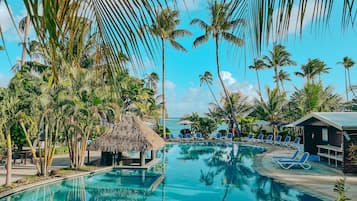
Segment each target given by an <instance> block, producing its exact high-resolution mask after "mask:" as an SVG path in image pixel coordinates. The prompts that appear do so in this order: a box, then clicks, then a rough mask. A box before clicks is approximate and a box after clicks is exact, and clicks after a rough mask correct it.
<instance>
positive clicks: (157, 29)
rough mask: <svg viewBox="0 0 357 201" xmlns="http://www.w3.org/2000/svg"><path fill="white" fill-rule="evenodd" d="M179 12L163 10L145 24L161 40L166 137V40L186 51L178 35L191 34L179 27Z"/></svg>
mask: <svg viewBox="0 0 357 201" xmlns="http://www.w3.org/2000/svg"><path fill="white" fill-rule="evenodd" d="M178 17H179V12H178V11H176V10H171V9H169V8H167V9H164V10H162V11H161V12H160V13H159V14H158V15H157V17H156V19H155V21H154V23H153V24H152V25H150V26H144V29H145V28H146V29H147V30H148V31H149V33H150V34H151V35H153V36H156V37H158V38H160V40H161V56H162V57H161V62H162V69H161V70H162V80H161V83H162V86H161V87H162V124H163V137H164V138H166V125H165V113H166V108H165V41H169V42H170V44H171V46H172V47H174V48H175V49H177V50H179V51H183V52H186V49H185V48H184V47H183V46H182V45H181V44H180V43H178V42H177V41H176V38H177V37H183V36H187V35H191V32H189V31H188V30H184V29H177V26H178V25H179V24H180V20H179V19H178Z"/></svg>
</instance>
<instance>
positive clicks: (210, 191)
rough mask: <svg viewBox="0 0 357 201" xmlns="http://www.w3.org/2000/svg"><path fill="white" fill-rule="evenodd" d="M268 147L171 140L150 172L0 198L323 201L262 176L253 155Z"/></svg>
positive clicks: (117, 173)
mask: <svg viewBox="0 0 357 201" xmlns="http://www.w3.org/2000/svg"><path fill="white" fill-rule="evenodd" d="M263 151H264V148H262V147H255V146H248V145H240V144H225V143H221V144H210V143H201V144H173V145H172V144H171V145H167V146H166V150H165V154H163V152H161V155H162V156H164V155H165V157H164V158H165V163H162V164H159V165H157V166H156V167H155V168H153V169H152V170H150V171H140V170H120V169H113V170H112V171H109V172H103V173H98V174H94V175H89V176H86V177H78V178H74V179H67V180H64V181H61V182H57V183H52V184H47V185H42V186H39V187H36V188H32V189H29V190H26V191H23V192H20V193H17V194H13V195H11V196H10V197H8V198H2V199H0V201H9V200H11V201H19V200H26V201H29V200H31V201H39V200H46V201H47V200H52V201H64V200H66V201H74V200H75V201H79V200H81V201H82V200H83V201H114V200H115V201H119V200H126V201H128V200H132V201H139V200H146V201H157V200H165V201H176V200H177V201H179V200H184V201H198V200H225V201H233V200H234V201H235V200H289V201H290V200H291V201H293V200H311V201H313V200H319V199H317V198H314V197H311V196H309V195H307V194H304V193H302V192H300V191H298V190H296V189H294V188H291V187H288V186H286V185H282V184H279V183H276V182H274V181H273V180H272V179H270V178H268V177H263V176H260V175H259V174H258V173H257V172H256V171H255V170H254V169H253V167H252V157H254V155H255V154H257V153H261V152H263ZM9 198H10V199H9Z"/></svg>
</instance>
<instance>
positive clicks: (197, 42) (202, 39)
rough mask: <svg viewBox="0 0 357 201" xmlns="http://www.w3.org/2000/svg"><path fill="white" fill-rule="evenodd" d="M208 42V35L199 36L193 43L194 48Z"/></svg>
mask: <svg viewBox="0 0 357 201" xmlns="http://www.w3.org/2000/svg"><path fill="white" fill-rule="evenodd" d="M207 41H208V35H206V34H205V35H202V36H199V37H197V38H196V39H195V41H194V42H193V47H197V46H199V45H201V44H202V43H205V42H207Z"/></svg>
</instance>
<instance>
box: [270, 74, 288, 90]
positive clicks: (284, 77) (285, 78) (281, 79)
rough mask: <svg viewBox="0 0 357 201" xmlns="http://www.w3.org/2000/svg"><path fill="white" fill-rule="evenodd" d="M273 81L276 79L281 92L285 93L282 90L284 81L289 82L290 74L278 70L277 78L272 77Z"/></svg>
mask: <svg viewBox="0 0 357 201" xmlns="http://www.w3.org/2000/svg"><path fill="white" fill-rule="evenodd" d="M273 78H274V79H277V80H278V81H279V82H280V85H281V89H282V90H283V92H285V88H284V81H291V79H290V74H289V73H288V72H286V71H284V70H282V69H281V70H280V71H279V73H278V77H277V78H276V77H275V76H274V77H273Z"/></svg>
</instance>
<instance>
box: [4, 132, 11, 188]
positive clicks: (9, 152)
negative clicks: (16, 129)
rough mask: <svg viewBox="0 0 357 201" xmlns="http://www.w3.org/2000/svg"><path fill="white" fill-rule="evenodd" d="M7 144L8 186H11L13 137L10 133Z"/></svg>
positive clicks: (6, 183) (7, 136)
mask: <svg viewBox="0 0 357 201" xmlns="http://www.w3.org/2000/svg"><path fill="white" fill-rule="evenodd" d="M6 144H7V161H6V182H5V185H6V186H10V185H11V174H12V172H11V170H12V146H11V135H10V133H8V134H7V135H6Z"/></svg>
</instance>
